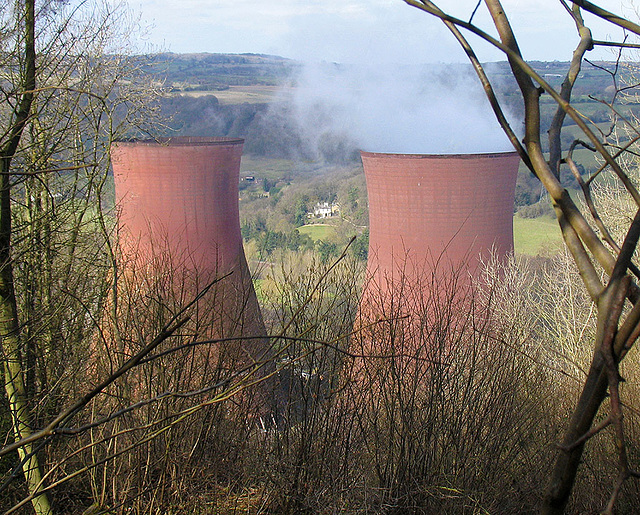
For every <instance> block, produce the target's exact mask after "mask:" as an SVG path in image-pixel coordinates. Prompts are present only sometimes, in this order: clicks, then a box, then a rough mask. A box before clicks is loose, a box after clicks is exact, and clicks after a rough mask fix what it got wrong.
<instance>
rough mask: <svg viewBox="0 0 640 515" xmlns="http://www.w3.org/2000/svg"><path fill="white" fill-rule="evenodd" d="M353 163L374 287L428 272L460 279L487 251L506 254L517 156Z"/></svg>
mask: <svg viewBox="0 0 640 515" xmlns="http://www.w3.org/2000/svg"><path fill="white" fill-rule="evenodd" d="M361 156H362V163H363V166H364V172H365V176H366V181H367V191H368V195H369V225H370V229H369V231H370V233H369V261H368V263H367V271H368V276H369V277H370V279H371V281H372V283H374V284H375V286H376V288H379V289H380V288H381V289H385V288H386V287H387V285H388V284H390V283H396V284H397V281H398V280H399V278H400V277H401V276H402V278H403V280H405V281H406V283H408V284H410V283H413V282H415V281H417V280H422V281H424V280H425V279H426V278H427V276H429V275H433V273H434V272H435V274H436V275H440V276H442V275H446V274H449V273H451V272H452V271H454V270H455V271H457V273H460V274H461V276H460V277H466V278H468V277H469V276H470V275H473V273H474V272H475V271H476V269H477V267H478V265H479V263H480V261H481V259H484V258H487V257H488V256H489V255H490V253H491V252H494V253H495V255H496V256H498V257H504V256H506V255H508V254H509V253H511V252H513V204H514V193H515V181H516V174H517V170H518V165H519V162H520V158H519V156H518V154H517V153H515V152H507V153H492V154H451V155H420V154H381V153H372V152H362V153H361ZM464 281H466V279H463V282H464Z"/></svg>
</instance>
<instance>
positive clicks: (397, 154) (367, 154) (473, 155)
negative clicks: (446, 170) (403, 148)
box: [360, 150, 517, 159]
mask: <svg viewBox="0 0 640 515" xmlns="http://www.w3.org/2000/svg"><path fill="white" fill-rule="evenodd" d="M515 154H517V152H516V151H515V150H508V151H506V152H469V153H465V154H413V153H409V154H403V153H400V152H367V151H366V150H361V151H360V155H361V156H365V157H376V156H384V157H398V158H402V159H424V158H427V159H449V158H457V159H477V158H479V157H487V158H492V157H501V156H508V155H515Z"/></svg>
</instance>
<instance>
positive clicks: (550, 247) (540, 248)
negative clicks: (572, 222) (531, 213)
mask: <svg viewBox="0 0 640 515" xmlns="http://www.w3.org/2000/svg"><path fill="white" fill-rule="evenodd" d="M513 239H514V243H515V250H516V254H526V255H529V256H535V255H537V254H540V253H541V252H542V253H555V252H557V251H558V250H559V249H560V248H561V246H562V236H561V234H560V228H559V227H558V222H557V221H556V220H555V218H552V217H550V216H543V217H540V218H521V217H519V216H517V215H516V216H514V217H513Z"/></svg>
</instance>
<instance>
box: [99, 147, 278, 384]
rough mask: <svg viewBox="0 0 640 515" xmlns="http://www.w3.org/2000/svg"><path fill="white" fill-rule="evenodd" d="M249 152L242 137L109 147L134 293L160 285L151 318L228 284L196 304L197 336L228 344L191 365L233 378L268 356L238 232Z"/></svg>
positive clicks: (203, 352)
mask: <svg viewBox="0 0 640 515" xmlns="http://www.w3.org/2000/svg"><path fill="white" fill-rule="evenodd" d="M242 146H243V140H242V139H228V138H226V139H222V138H193V137H191V138H170V139H164V140H160V141H155V140H154V141H146V140H145V141H122V142H117V143H114V144H113V146H112V149H111V160H112V165H113V172H114V180H115V190H116V202H117V208H118V215H119V220H118V222H119V224H118V225H119V243H120V248H121V249H122V255H123V257H122V263H121V268H122V269H123V272H124V274H121V275H124V276H125V278H127V279H128V280H129V283H133V284H134V287H133V288H130V289H129V290H128V291H129V292H131V291H134V289H135V288H138V289H144V288H147V289H148V288H150V286H149V285H150V284H152V285H154V286H153V287H154V290H153V292H151V293H146V294H145V295H143V296H141V297H140V298H141V299H142V301H141V302H143V303H144V302H145V300H144V299H151V300H147V301H146V302H147V303H148V304H149V306H150V308H148V311H147V313H148V315H146V314H145V315H144V316H152V315H153V313H154V309H156V308H154V306H156V305H161V306H169V308H168V310H169V311H171V312H175V311H176V310H179V309H180V307H181V306H182V305H184V304H186V303H188V302H189V301H190V300H191V299H193V298H194V297H195V295H196V294H198V293H199V292H200V291H201V289H202V288H203V287H204V286H205V285H207V284H208V283H209V282H211V281H212V280H214V279H216V278H221V280H220V281H219V282H218V283H216V284H215V286H214V287H213V288H212V289H211V290H209V292H208V293H207V294H206V295H205V296H203V297H202V300H201V301H199V304H198V306H197V310H198V311H197V313H196V315H194V318H197V320H198V322H197V325H196V322H194V326H193V329H192V333H193V334H194V335H195V336H194V337H195V338H198V339H200V340H209V339H217V338H226V339H230V340H229V341H227V342H226V343H222V344H220V345H217V346H215V345H214V346H213V347H211V346H200V347H198V349H199V350H200V354H198V355H197V356H196V358H197V359H198V360H199V361H198V363H199V364H198V365H197V366H193V362H189V363H191V364H190V365H189V366H190V368H191V369H198V368H199V367H204V366H207V367H209V368H214V367H218V368H216V369H215V370H220V368H219V367H221V366H222V367H224V369H225V370H232V371H233V370H237V369H239V368H242V367H244V366H247V365H251V364H252V363H253V362H255V361H258V360H262V359H263V358H265V356H269V352H268V339H266V338H265V335H266V331H265V327H264V323H263V320H262V316H261V313H260V308H259V305H258V301H257V297H256V293H255V290H254V288H253V284H252V281H251V277H250V274H249V270H248V266H247V262H246V258H245V255H244V250H243V247H242V237H241V235H240V222H239V213H238V181H239V171H240V158H241V154H242ZM134 271H135V273H134ZM127 274H129V276H135V277H133V279H131V277H129V276H127ZM158 284H160V286H159V287H158V286H157V285H158ZM137 285H139V287H138V286H137ZM121 295H122V294H121ZM127 295H129V296H131V295H132V294H131V293H128V294H127ZM240 337H244V338H246V339H240ZM222 354H224V355H225V359H227V361H226V362H225V364H224V365H220V363H221V355H222ZM203 356H206V358H205V357H203ZM196 358H193V359H196ZM214 362H215V363H216V364H215V365H214V364H213V363H214ZM184 366H185V368H187V365H186V363H185V365H184ZM272 368H273V367H272V365H268V366H266V367H264V369H263V370H267V369H269V370H272ZM193 374H194V377H195V376H197V374H198V372H197V370H196V371H195V372H193Z"/></svg>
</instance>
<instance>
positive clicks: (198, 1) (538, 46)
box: [129, 0, 637, 63]
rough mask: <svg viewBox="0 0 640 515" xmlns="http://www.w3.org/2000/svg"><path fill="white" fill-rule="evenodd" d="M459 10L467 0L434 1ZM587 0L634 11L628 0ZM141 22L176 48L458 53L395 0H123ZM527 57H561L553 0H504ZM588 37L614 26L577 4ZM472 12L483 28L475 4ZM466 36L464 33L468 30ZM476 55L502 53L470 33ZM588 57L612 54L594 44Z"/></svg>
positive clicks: (458, 57) (302, 54)
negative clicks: (589, 30) (582, 10)
mask: <svg viewBox="0 0 640 515" xmlns="http://www.w3.org/2000/svg"><path fill="white" fill-rule="evenodd" d="M436 3H437V4H438V5H439V6H440V7H441V8H442V9H443V10H445V11H446V12H449V13H450V14H452V15H455V16H458V17H460V18H463V19H468V18H469V16H470V15H471V13H472V12H473V9H474V7H475V6H476V3H477V0H448V1H441V2H436ZM596 3H597V4H598V5H599V6H601V7H603V8H605V9H608V10H610V11H613V12H615V13H620V14H625V15H627V16H631V17H632V19H637V18H635V16H636V15H635V14H634V13H633V12H632V11H631V7H632V6H631V4H632V2H631V0H623V1H621V0H600V1H596ZM129 5H130V7H131V8H132V10H133V11H134V12H139V13H140V15H141V21H142V23H143V25H145V26H148V36H147V37H146V39H145V42H146V43H148V44H150V45H152V46H154V47H155V49H156V50H158V49H159V50H162V51H171V52H176V53H189V52H211V53H245V52H251V53H264V54H274V55H281V56H283V57H289V58H293V59H298V60H302V61H305V62H323V61H326V62H340V63H352V62H362V61H363V60H365V61H366V60H369V59H371V60H375V61H376V62H394V63H415V62H422V63H434V62H435V63H448V62H464V61H466V56H465V55H464V53H463V52H462V50H461V49H460V48H459V46H458V44H457V43H456V42H455V40H454V39H453V37H452V36H451V34H450V33H449V32H448V31H447V30H446V28H444V27H443V25H442V23H441V22H439V21H438V20H436V19H434V18H433V17H431V16H430V15H428V14H426V13H423V12H421V11H419V10H417V9H415V8H414V7H410V6H408V5H407V4H405V3H404V2H403V1H402V0H129ZM503 6H504V8H505V11H506V12H507V14H508V16H509V18H510V20H511V23H512V25H513V27H514V29H515V32H516V34H517V35H518V37H519V43H520V47H521V50H522V52H523V55H524V57H525V58H526V59H527V60H544V61H553V60H558V61H567V60H569V59H570V58H571V52H572V49H573V47H574V46H575V44H576V41H577V36H576V34H575V27H574V25H573V22H572V21H571V20H570V19H569V17H568V15H567V13H566V12H565V10H564V8H563V7H562V6H561V4H560V2H559V0H504V1H503ZM585 18H586V19H587V22H588V23H589V24H590V26H591V27H592V29H593V33H594V37H595V38H596V39H615V40H617V39H619V38H620V37H621V36H620V35H621V31H620V30H619V29H617V28H613V27H611V26H610V25H607V24H606V23H604V22H601V21H599V20H596V19H594V17H592V16H591V15H590V14H588V13H585ZM474 22H476V23H477V24H478V25H479V26H481V27H483V28H489V17H488V15H487V14H486V11H485V10H484V7H483V6H482V7H481V8H480V9H479V10H478V12H477V14H476V15H475V18H474ZM472 38H473V36H472ZM472 41H475V42H476V43H478V44H476V45H475V46H476V49H477V50H476V51H477V52H478V54H479V56H480V58H481V60H483V61H495V60H503V58H502V56H501V54H500V53H499V52H497V51H495V50H494V49H492V48H491V47H490V46H489V45H487V44H485V43H479V42H477V40H473V39H472ZM590 57H591V58H593V59H612V54H611V52H610V51H609V50H598V51H596V52H594V53H592V54H591V55H590Z"/></svg>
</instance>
